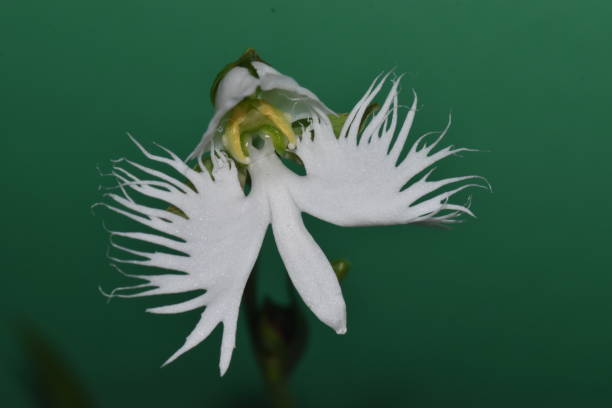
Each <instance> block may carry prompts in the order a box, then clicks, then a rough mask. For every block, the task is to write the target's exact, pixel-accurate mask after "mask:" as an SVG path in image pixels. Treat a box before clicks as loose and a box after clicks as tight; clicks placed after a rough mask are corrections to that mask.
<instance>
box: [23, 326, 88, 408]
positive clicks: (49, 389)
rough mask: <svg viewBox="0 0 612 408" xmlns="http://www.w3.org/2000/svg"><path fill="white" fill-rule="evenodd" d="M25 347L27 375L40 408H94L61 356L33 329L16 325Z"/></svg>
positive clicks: (76, 376)
mask: <svg viewBox="0 0 612 408" xmlns="http://www.w3.org/2000/svg"><path fill="white" fill-rule="evenodd" d="M17 334H18V337H19V340H20V343H21V345H22V347H23V351H24V357H25V362H26V368H27V371H26V375H27V379H28V383H29V385H30V387H31V389H32V394H33V396H34V397H35V398H36V401H37V403H38V406H40V407H45V408H91V407H94V406H95V405H94V404H93V402H92V400H91V398H90V396H89V394H88V392H87V391H86V390H85V388H84V387H83V386H82V384H81V382H80V380H79V379H78V375H77V374H76V373H74V372H73V371H72V369H71V368H70V367H69V365H68V363H67V362H66V361H65V360H64V358H63V357H62V356H61V354H60V352H59V351H58V350H57V349H56V348H55V347H53V346H52V345H51V344H50V343H49V342H48V341H47V339H46V338H45V337H44V336H43V334H42V333H41V332H40V331H39V330H38V329H37V328H35V327H34V326H32V325H30V324H25V323H19V324H18V325H17Z"/></svg>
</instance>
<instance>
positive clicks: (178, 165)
mask: <svg viewBox="0 0 612 408" xmlns="http://www.w3.org/2000/svg"><path fill="white" fill-rule="evenodd" d="M134 143H136V145H137V146H138V147H139V148H140V150H141V151H142V152H143V153H144V154H145V156H146V157H147V158H149V159H150V160H153V161H155V162H159V163H162V164H164V165H166V166H168V167H170V169H171V170H173V171H174V173H175V174H176V176H171V175H170V174H166V173H163V172H160V171H159V170H155V169H152V168H150V167H147V166H143V165H140V164H137V163H134V162H131V161H128V160H122V162H124V163H127V164H131V165H132V166H133V167H134V168H136V169H138V170H140V171H141V172H142V173H144V174H146V175H147V176H152V178H151V179H150V180H143V179H140V178H139V177H137V176H135V175H134V174H132V173H131V172H130V171H128V170H126V169H124V168H122V167H115V168H114V171H113V174H114V175H115V176H116V178H117V180H118V182H119V186H120V191H121V194H114V193H112V194H108V197H109V198H110V199H111V200H112V201H113V203H103V204H102V205H104V206H106V207H107V208H109V209H110V210H112V211H115V212H117V213H119V214H122V215H124V216H126V217H128V218H130V219H132V220H133V221H136V222H138V223H140V224H143V225H145V226H147V227H149V228H151V229H152V230H153V231H151V232H117V231H111V245H112V246H113V247H115V248H117V249H119V250H121V251H123V252H126V253H128V254H131V255H133V256H135V257H136V258H129V259H118V258H115V257H112V258H111V259H112V260H113V261H114V262H117V263H127V264H137V265H144V266H151V267H155V268H161V269H166V270H170V271H173V272H176V273H170V274H158V275H127V276H129V277H132V278H137V279H141V280H144V281H146V283H144V284H139V285H135V286H131V287H124V288H118V289H116V290H115V291H113V292H112V293H111V294H110V296H118V297H138V296H150V295H164V294H174V293H183V292H192V291H196V290H204V291H206V292H205V293H204V294H201V293H200V294H198V295H197V296H195V297H194V298H192V299H189V300H187V301H184V302H182V303H179V304H175V305H167V306H160V307H156V308H151V309H149V310H148V311H149V312H151V313H164V314H167V313H182V312H187V311H190V310H193V309H197V308H200V307H203V306H206V309H205V310H204V311H203V312H202V316H201V319H200V321H199V322H198V324H197V325H196V327H195V329H194V330H193V331H192V333H191V334H190V335H189V336H188V337H187V340H186V341H185V344H184V345H183V346H182V347H181V348H180V349H179V350H178V351H176V353H174V354H173V355H172V356H171V357H170V358H169V359H168V361H166V363H165V364H168V363H170V362H172V361H173V360H174V359H176V358H177V357H179V356H180V355H181V354H183V353H184V352H186V351H188V350H189V349H191V348H192V347H194V346H196V345H197V344H199V343H200V342H201V341H203V340H204V339H205V338H206V337H207V336H208V335H209V334H210V332H211V331H212V330H213V329H214V328H215V327H216V326H217V325H218V324H219V323H222V324H223V340H222V346H221V359H220V364H219V367H220V370H221V374H222V375H223V374H224V373H225V371H226V370H227V368H228V365H229V362H230V359H231V355H232V351H233V349H234V342H235V333H236V322H237V319H238V310H239V305H240V300H241V297H242V292H243V289H244V286H245V284H246V280H247V278H248V275H249V273H250V271H251V269H252V267H253V264H254V263H255V260H256V258H257V254H258V252H259V249H260V247H261V243H262V241H263V237H264V234H265V231H266V228H267V225H268V224H269V214H268V207H267V203H265V202H261V201H258V200H257V199H256V198H255V197H254V196H253V197H251V196H249V197H245V195H244V192H243V191H242V188H241V186H240V183H239V181H238V177H237V170H236V167H235V165H234V164H233V162H232V161H231V160H229V159H227V157H226V156H224V155H223V154H221V153H218V152H213V153H212V155H213V163H214V169H213V171H212V175H210V174H209V173H208V172H207V171H203V172H196V171H194V170H192V169H191V168H189V167H188V166H187V165H186V164H185V163H184V162H182V161H181V160H180V159H179V158H178V157H177V156H176V155H174V154H173V153H171V152H169V151H167V153H168V156H169V157H162V156H157V155H153V154H151V153H149V152H148V151H147V150H145V149H144V148H143V147H142V146H141V145H140V144H139V143H138V142H136V141H135V140H134ZM200 166H201V167H200V168H204V166H203V165H200ZM183 178H184V179H186V180H187V182H183V181H181V180H180V179H183ZM128 189H131V190H133V191H134V192H137V193H140V194H142V195H144V196H147V197H150V198H153V199H157V200H159V201H161V202H163V204H162V205H161V207H162V208H167V207H168V205H173V206H175V207H176V208H177V209H180V210H181V211H182V212H183V214H184V215H185V216H186V218H185V217H182V216H180V215H177V214H174V213H172V212H169V211H167V210H165V209H160V208H154V207H151V206H149V205H147V204H139V203H137V202H136V201H135V200H134V198H132V197H131V196H130V195H128V193H127V190H128ZM114 237H121V238H123V239H125V238H127V239H130V240H137V241H142V242H146V243H150V244H154V245H157V246H159V247H162V248H165V249H167V250H171V251H174V252H176V253H169V252H162V251H155V252H143V251H137V250H133V249H130V248H128V247H126V246H123V245H119V244H117V243H116V242H115V241H116V240H114V239H113V238H114Z"/></svg>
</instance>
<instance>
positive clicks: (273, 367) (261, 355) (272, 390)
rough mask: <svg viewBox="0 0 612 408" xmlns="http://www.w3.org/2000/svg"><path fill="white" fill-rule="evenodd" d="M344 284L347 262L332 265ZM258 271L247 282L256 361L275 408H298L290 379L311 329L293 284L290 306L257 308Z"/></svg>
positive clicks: (269, 303)
mask: <svg viewBox="0 0 612 408" xmlns="http://www.w3.org/2000/svg"><path fill="white" fill-rule="evenodd" d="M331 265H332V267H333V269H334V272H335V273H336V276H337V277H338V280H339V281H342V279H344V278H345V277H346V275H347V273H348V270H349V263H348V261H347V260H345V259H338V260H334V261H332V262H331ZM257 269H258V264H256V265H255V267H254V268H253V271H252V272H251V276H250V277H249V280H248V281H247V285H246V288H245V293H244V301H245V303H244V304H245V307H246V316H247V320H248V326H249V333H250V336H251V343H252V345H253V349H254V352H255V358H256V360H257V363H258V365H259V367H260V369H261V371H262V374H263V377H264V381H265V383H266V386H267V388H268V392H269V394H270V398H271V399H272V402H273V404H274V405H273V406H274V407H275V408H289V407H295V401H294V398H293V396H292V395H291V392H290V391H289V384H288V380H289V376H290V375H291V373H292V372H293V370H294V368H295V367H296V365H297V363H298V362H299V360H300V359H301V357H302V355H303V354H304V351H305V350H306V344H307V341H308V325H307V323H306V318H305V317H304V314H303V313H302V309H301V308H300V306H299V302H298V297H299V296H298V294H297V293H296V292H295V289H294V288H293V286H292V285H291V283H290V282H289V281H287V290H288V292H289V298H290V301H289V304H288V305H279V304H277V303H276V302H274V301H272V300H270V299H269V298H265V299H264V301H263V303H262V305H261V306H258V304H257V282H256V281H257Z"/></svg>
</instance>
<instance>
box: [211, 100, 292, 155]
mask: <svg viewBox="0 0 612 408" xmlns="http://www.w3.org/2000/svg"><path fill="white" fill-rule="evenodd" d="M228 115H229V117H228V119H227V124H226V126H225V131H224V133H223V139H222V140H223V145H224V146H225V148H226V150H227V151H228V152H229V153H230V154H231V155H232V157H233V158H234V159H235V160H236V161H238V162H240V163H242V164H249V162H250V160H249V157H248V156H249V150H248V147H249V144H250V143H251V142H252V138H253V136H255V135H257V134H260V135H262V136H264V137H270V138H271V139H272V142H273V144H274V148H275V149H276V150H277V151H283V150H285V149H293V148H295V145H296V143H297V138H296V136H295V133H294V132H293V129H292V127H291V123H290V122H289V120H288V119H287V117H286V115H285V114H284V113H283V112H281V111H279V110H278V109H277V108H275V107H274V106H273V105H271V104H269V103H268V102H266V101H264V100H261V99H252V98H248V99H245V100H243V101H242V102H240V103H239V104H238V105H236V106H235V107H234V108H233V109H232V110H231V111H230V112H229V114H228Z"/></svg>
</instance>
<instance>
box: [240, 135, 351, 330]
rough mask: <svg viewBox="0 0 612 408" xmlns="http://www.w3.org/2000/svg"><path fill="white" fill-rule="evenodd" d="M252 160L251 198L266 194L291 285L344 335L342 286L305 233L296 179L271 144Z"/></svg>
mask: <svg viewBox="0 0 612 408" xmlns="http://www.w3.org/2000/svg"><path fill="white" fill-rule="evenodd" d="M253 158H254V161H253V162H252V167H251V175H252V177H253V183H254V185H253V193H252V194H261V191H262V190H265V195H266V196H267V197H268V201H269V205H270V216H271V222H272V231H273V233H274V239H275V241H276V246H277V248H278V251H279V253H280V255H281V258H282V260H283V263H284V264H285V268H286V269H287V272H288V274H289V278H290V279H291V282H292V283H293V285H294V286H295V288H296V290H297V291H298V293H299V294H300V296H301V297H302V299H303V300H304V303H306V305H307V306H308V307H309V308H310V309H311V310H312V312H313V313H314V314H315V315H316V316H317V317H318V318H319V319H320V320H321V321H322V322H323V323H325V324H327V325H328V326H330V327H331V328H332V329H334V330H335V331H336V332H337V333H338V334H344V333H345V332H346V305H345V303H344V299H343V297H342V291H341V289H340V284H339V283H338V279H337V277H336V274H335V273H334V271H333V269H332V267H331V265H330V263H329V261H328V259H327V258H326V256H325V254H324V253H323V251H322V250H321V248H320V247H319V246H318V245H317V243H316V242H315V241H314V239H313V238H312V236H311V235H310V233H309V232H308V231H307V230H306V227H305V226H304V223H303V221H302V217H301V212H300V210H299V208H298V207H297V206H296V205H295V203H294V201H293V198H292V197H291V194H290V191H289V189H288V186H290V185H291V184H292V183H294V182H295V181H296V179H297V176H295V175H294V174H292V173H291V172H289V171H288V170H287V169H286V168H285V167H284V166H283V164H282V163H281V162H280V161H279V160H278V158H277V157H276V156H275V154H274V152H273V150H272V149H271V147H270V145H269V144H267V145H266V148H265V149H264V152H262V153H258V152H255V154H254V155H253Z"/></svg>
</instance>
